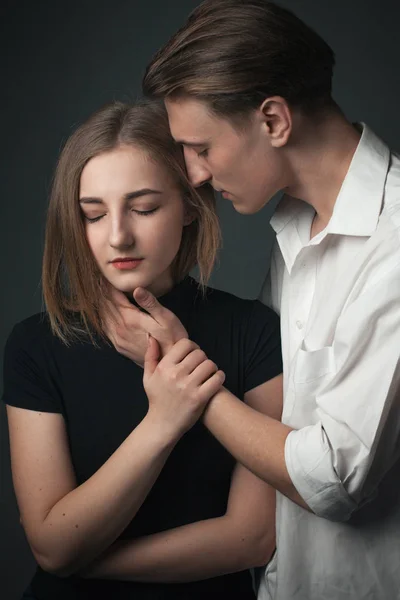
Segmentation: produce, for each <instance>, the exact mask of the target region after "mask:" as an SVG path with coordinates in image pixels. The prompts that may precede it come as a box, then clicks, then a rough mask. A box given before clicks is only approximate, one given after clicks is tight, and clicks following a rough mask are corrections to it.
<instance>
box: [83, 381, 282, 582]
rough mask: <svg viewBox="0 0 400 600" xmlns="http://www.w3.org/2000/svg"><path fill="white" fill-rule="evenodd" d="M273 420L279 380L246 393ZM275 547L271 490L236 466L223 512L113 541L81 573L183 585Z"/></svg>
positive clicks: (257, 559)
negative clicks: (217, 515)
mask: <svg viewBox="0 0 400 600" xmlns="http://www.w3.org/2000/svg"><path fill="white" fill-rule="evenodd" d="M245 399H246V403H247V404H249V405H250V406H253V407H254V408H255V409H256V410H259V411H261V412H264V413H266V414H268V415H270V416H271V417H273V418H277V419H280V417H281V411H282V377H281V376H279V377H275V378H274V379H272V380H270V381H268V382H266V383H264V384H263V385H260V386H258V387H257V388H255V389H254V390H251V391H250V392H248V393H247V394H246V398H245ZM274 547H275V490H273V488H271V487H270V486H268V485H267V484H266V483H264V482H263V481H261V480H260V479H259V478H258V477H256V476H255V475H253V474H252V473H251V472H250V471H248V470H247V469H246V468H245V467H243V466H242V465H240V464H238V465H236V468H235V471H234V474H233V477H232V483H231V488H230V492H229V500H228V507H227V511H226V514H225V515H223V516H221V517H219V518H214V519H208V520H204V521H199V522H197V523H191V524H189V525H185V526H182V527H177V528H175V529H172V530H169V531H164V532H160V533H157V534H154V535H150V536H147V537H143V538H140V539H138V540H133V541H124V542H117V543H116V544H115V545H113V546H112V547H111V548H110V550H109V551H107V552H106V553H105V554H104V556H103V557H101V558H100V559H99V560H97V561H96V562H95V563H94V564H93V565H90V566H89V568H88V569H87V570H86V571H85V572H84V573H83V576H84V577H88V578H108V579H122V580H128V581H147V582H149V581H152V582H164V583H167V582H184V581H194V580H200V579H206V578H209V577H215V576H218V575H223V574H226V573H233V572H236V571H241V570H243V569H247V568H250V567H255V566H261V565H264V564H265V563H267V562H268V560H269V559H270V557H271V554H272V552H273V550H274Z"/></svg>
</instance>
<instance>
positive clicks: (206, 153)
mask: <svg viewBox="0 0 400 600" xmlns="http://www.w3.org/2000/svg"><path fill="white" fill-rule="evenodd" d="M207 155H208V148H205V149H204V150H202V151H201V152H198V153H197V156H203V157H206V156H207Z"/></svg>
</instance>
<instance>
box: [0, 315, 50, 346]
mask: <svg viewBox="0 0 400 600" xmlns="http://www.w3.org/2000/svg"><path fill="white" fill-rule="evenodd" d="M51 337H53V334H52V331H51V326H50V320H49V317H48V315H47V314H46V313H45V312H40V313H36V314H34V315H31V316H30V317H27V318H25V319H23V320H22V321H19V322H17V323H16V324H15V325H14V326H13V328H12V330H11V332H10V334H9V336H8V341H7V343H8V344H10V343H12V342H13V343H18V344H20V345H21V344H22V345H24V346H25V345H26V346H29V345H31V344H35V343H37V342H38V340H40V341H41V342H43V341H44V340H45V339H47V338H51Z"/></svg>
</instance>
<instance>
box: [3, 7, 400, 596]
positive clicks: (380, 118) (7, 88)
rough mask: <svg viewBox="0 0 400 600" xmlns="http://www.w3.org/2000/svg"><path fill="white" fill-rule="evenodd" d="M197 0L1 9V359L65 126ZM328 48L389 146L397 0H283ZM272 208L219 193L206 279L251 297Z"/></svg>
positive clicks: (9, 532) (13, 545)
mask: <svg viewBox="0 0 400 600" xmlns="http://www.w3.org/2000/svg"><path fill="white" fill-rule="evenodd" d="M197 4H199V2H198V1H196V0H171V1H169V2H168V1H167V0H146V1H144V0H112V1H111V0H102V1H100V0H72V1H70V2H67V1H65V0H57V2H54V1H53V0H41V1H40V2H32V1H30V0H23V1H17V0H15V1H12V0H11V1H8V2H4V0H3V6H2V8H1V9H0V28H1V30H0V40H1V45H2V53H1V56H2V58H3V59H5V60H4V62H5V65H4V67H5V68H4V70H3V76H2V77H1V94H0V98H1V101H2V110H1V113H0V114H1V137H2V159H1V162H0V169H1V177H0V185H1V188H2V189H1V196H0V227H1V235H0V244H1V251H0V269H1V270H0V272H1V293H0V315H1V316H0V358H2V350H3V346H4V342H5V339H6V337H7V335H8V333H9V332H10V329H11V327H12V325H13V324H14V323H15V322H16V321H18V320H21V319H23V318H25V317H26V316H28V315H30V314H32V313H33V312H37V311H38V310H40V308H41V296H40V262H41V252H42V234H43V225H44V215H45V208H46V202H47V197H48V191H49V185H50V180H51V174H52V171H53V167H54V164H55V161H56V157H57V154H58V152H59V149H60V146H61V144H62V142H63V140H65V139H66V137H67V136H68V135H69V133H70V132H71V130H72V128H73V127H74V125H75V124H77V123H79V122H81V121H82V120H83V119H84V118H85V117H87V116H88V115H89V114H90V113H91V112H92V111H93V110H94V109H96V108H98V107H99V106H100V105H101V104H102V103H104V102H107V101H109V100H111V99H114V98H115V99H122V100H126V99H128V100H131V99H135V98H136V97H137V96H138V95H140V81H141V76H142V74H143V69H144V65H145V64H146V63H147V61H148V60H149V59H150V57H151V56H152V54H153V52H154V51H155V50H156V49H157V48H158V47H159V46H160V45H161V44H162V43H163V42H164V41H165V40H166V39H167V38H168V37H169V35H170V34H172V33H173V32H174V30H175V29H176V28H177V27H178V26H179V25H180V24H181V23H182V22H183V20H184V18H185V17H186V15H187V14H188V13H189V12H190V10H191V9H192V8H194V7H195V6H196V5H197ZM282 4H284V5H285V6H287V7H289V8H291V9H293V10H294V11H295V12H297V14H298V15H299V16H300V17H302V18H304V20H306V21H307V22H308V23H309V24H310V25H312V26H314V27H315V28H316V29H317V31H319V32H320V33H321V34H322V35H323V36H324V37H325V39H326V40H327V41H328V42H329V43H330V44H331V45H332V46H333V48H334V49H335V51H336V54H337V62H338V66H337V69H336V76H335V85H334V88H335V97H336V99H337V100H338V101H339V103H340V104H341V105H342V107H343V108H344V109H345V111H346V113H347V115H348V117H349V118H351V119H353V120H361V121H366V122H367V123H368V124H369V125H370V126H372V127H373V129H374V130H375V131H376V132H377V133H378V134H380V135H381V136H382V137H383V138H384V139H385V140H386V141H387V142H388V143H389V144H390V145H391V146H392V147H394V148H400V122H399V119H398V110H399V109H398V107H399V96H400V76H399V66H398V63H399V58H400V51H399V50H398V48H399V46H398V23H399V17H400V3H399V1H398V0H379V1H378V0H335V1H334V2H333V1H332V0H318V2H317V1H316V0H282ZM271 209H272V206H270V207H266V208H265V209H264V210H263V211H262V212H261V213H259V214H257V215H255V216H251V217H241V216H239V215H237V214H236V213H235V212H234V211H233V209H232V207H231V205H230V204H229V203H227V202H224V201H219V212H220V216H221V222H222V229H223V234H224V248H223V250H222V252H221V258H220V263H219V267H218V268H217V269H216V270H215V272H214V274H213V279H212V283H213V285H215V286H216V287H219V288H221V289H226V290H228V291H231V292H233V293H236V294H238V295H239V296H243V297H255V296H257V294H258V291H259V288H260V285H261V282H262V279H263V276H264V274H265V272H266V271H267V268H268V257H269V252H270V247H271V243H272V235H271V232H270V229H269V225H268V220H269V217H270V214H271ZM0 392H1V389H0ZM0 417H1V430H0V442H1V480H0V484H1V511H0V527H1V530H0V557H1V560H0V596H1V598H2V599H3V600H14V599H15V600H16V599H17V598H18V597H19V595H20V593H21V592H22V590H23V588H24V586H25V585H26V583H27V581H28V580H29V577H30V575H31V573H32V571H33V569H34V563H33V560H32V557H31V554H30V551H29V549H28V547H27V544H26V541H25V539H24V535H23V532H22V530H21V528H20V526H19V522H18V514H17V510H16V506H15V499H14V496H13V492H12V487H11V479H10V473H9V453H8V439H7V428H6V422H5V419H4V409H3V407H1V409H0Z"/></svg>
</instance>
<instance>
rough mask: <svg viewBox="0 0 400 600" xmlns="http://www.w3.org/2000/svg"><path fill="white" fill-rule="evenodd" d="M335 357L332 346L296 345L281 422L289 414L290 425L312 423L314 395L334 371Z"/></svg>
mask: <svg viewBox="0 0 400 600" xmlns="http://www.w3.org/2000/svg"><path fill="white" fill-rule="evenodd" d="M335 370H336V368H335V357H334V352H333V347H332V346H324V347H323V348H319V349H317V350H305V349H304V347H300V348H299V349H298V351H297V353H296V355H295V357H294V364H293V371H292V373H293V377H292V381H291V385H290V388H289V389H290V391H289V394H288V396H289V397H288V398H287V400H288V401H289V402H288V406H287V409H288V410H287V412H286V419H285V422H286V423H287V422H288V421H287V418H288V417H289V415H290V424H291V425H292V426H294V427H304V426H306V425H312V424H313V423H315V422H317V421H318V415H317V413H316V411H317V403H316V397H317V395H318V393H319V392H320V390H321V389H322V388H323V386H324V385H325V384H326V383H327V382H328V381H330V380H331V379H332V377H333V376H334V374H335Z"/></svg>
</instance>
